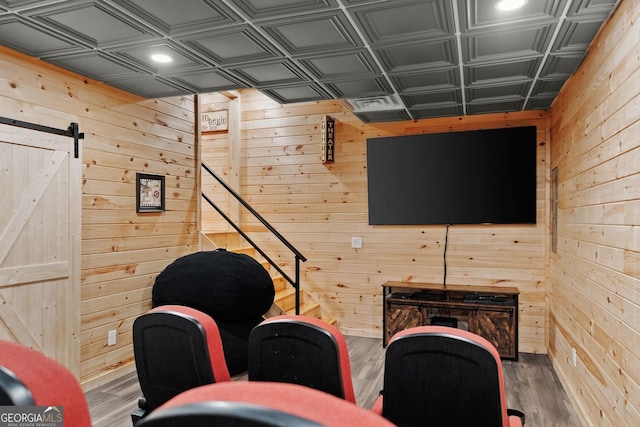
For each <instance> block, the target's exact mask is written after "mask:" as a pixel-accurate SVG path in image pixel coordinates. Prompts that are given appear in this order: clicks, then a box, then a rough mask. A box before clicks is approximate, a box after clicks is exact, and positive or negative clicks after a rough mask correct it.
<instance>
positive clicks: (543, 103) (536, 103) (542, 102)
mask: <svg viewBox="0 0 640 427" xmlns="http://www.w3.org/2000/svg"><path fill="white" fill-rule="evenodd" d="M554 99H555V97H550V98H546V97H533V98H530V99H529V102H527V103H526V105H525V106H524V108H525V109H527V110H547V109H549V108H550V107H551V103H552V102H553V100H554Z"/></svg>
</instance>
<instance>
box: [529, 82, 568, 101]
mask: <svg viewBox="0 0 640 427" xmlns="http://www.w3.org/2000/svg"><path fill="white" fill-rule="evenodd" d="M563 85H564V79H544V80H539V81H538V83H536V84H535V86H534V88H533V91H532V93H531V95H532V96H536V97H546V98H554V97H555V96H556V95H558V92H560V89H562V86H563Z"/></svg>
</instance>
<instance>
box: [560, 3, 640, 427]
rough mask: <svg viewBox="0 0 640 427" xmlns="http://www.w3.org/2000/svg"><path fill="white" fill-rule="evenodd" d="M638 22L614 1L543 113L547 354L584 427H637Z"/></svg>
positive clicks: (637, 12)
mask: <svg viewBox="0 0 640 427" xmlns="http://www.w3.org/2000/svg"><path fill="white" fill-rule="evenodd" d="M639 21H640V4H639V3H638V2H637V1H633V0H625V1H623V2H622V3H621V4H620V6H619V7H618V10H617V11H616V12H615V13H614V15H613V16H612V18H611V19H610V21H609V22H608V23H607V24H606V25H605V26H604V28H603V29H602V30H601V32H600V34H599V36H598V37H597V38H596V40H595V41H594V43H593V45H592V47H591V49H590V54H589V55H588V56H587V58H586V59H585V61H584V62H583V64H582V66H581V67H580V69H579V70H578V71H577V72H576V73H575V75H573V76H572V77H571V79H570V80H569V82H568V83H567V84H566V85H565V87H564V88H563V90H562V92H561V93H560V95H559V97H558V98H557V99H556V101H555V102H554V104H553V106H552V110H551V115H552V126H551V129H552V155H551V159H552V166H553V167H554V168H557V170H558V204H559V210H558V232H557V237H558V251H557V254H552V259H551V272H552V286H551V288H550V290H551V291H550V318H551V324H550V342H549V354H550V355H551V357H552V360H553V365H554V367H555V369H556V372H557V373H558V375H559V376H560V378H561V380H562V382H563V383H564V385H565V388H566V389H567V391H568V392H569V395H570V396H571V397H572V398H573V400H574V403H575V405H574V406H575V407H576V409H577V410H578V412H579V414H580V416H581V417H582V419H583V421H584V424H585V425H590V426H595V425H598V426H638V425H640V233H639V232H638V231H639V228H638V227H639V225H638V224H640V61H639V59H638V58H639V57H640V28H638V22H639ZM572 349H575V351H576V356H577V358H576V359H577V360H576V365H575V366H574V365H573V363H572Z"/></svg>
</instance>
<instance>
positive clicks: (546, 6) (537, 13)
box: [456, 0, 567, 31]
mask: <svg viewBox="0 0 640 427" xmlns="http://www.w3.org/2000/svg"><path fill="white" fill-rule="evenodd" d="M456 1H457V2H458V10H459V11H460V23H461V29H462V31H469V30H478V29H486V28H491V27H499V26H503V25H523V24H527V23H531V22H534V23H540V24H544V23H545V22H546V23H547V24H548V23H549V22H552V21H554V20H556V19H557V18H558V17H559V16H560V14H561V13H562V11H563V10H564V8H565V6H566V3H567V0H530V1H528V2H526V3H525V5H524V6H523V7H522V8H521V9H517V10H513V11H500V10H498V8H496V7H495V1H487V0H456Z"/></svg>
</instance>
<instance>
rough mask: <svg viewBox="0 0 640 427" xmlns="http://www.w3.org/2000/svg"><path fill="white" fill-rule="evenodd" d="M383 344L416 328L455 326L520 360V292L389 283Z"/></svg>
mask: <svg viewBox="0 0 640 427" xmlns="http://www.w3.org/2000/svg"><path fill="white" fill-rule="evenodd" d="M382 290H383V296H384V299H383V301H384V302H383V317H382V319H383V330H384V336H383V342H384V345H385V346H386V345H387V343H388V342H389V340H390V339H391V337H392V336H393V335H394V334H395V333H396V332H399V331H401V330H403V329H407V328H410V327H413V326H421V325H430V324H440V325H446V326H456V327H458V328H461V329H467V330H468V331H470V332H473V333H475V334H478V335H480V336H482V337H484V338H485V339H487V340H488V341H489V342H491V343H492V344H493V345H494V346H495V347H496V348H497V349H498V353H500V357H502V358H503V359H510V360H518V294H519V291H518V288H514V287H500V288H494V287H489V286H464V285H447V286H446V287H444V286H443V285H442V284H431V283H410V282H386V283H385V284H383V285H382Z"/></svg>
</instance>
